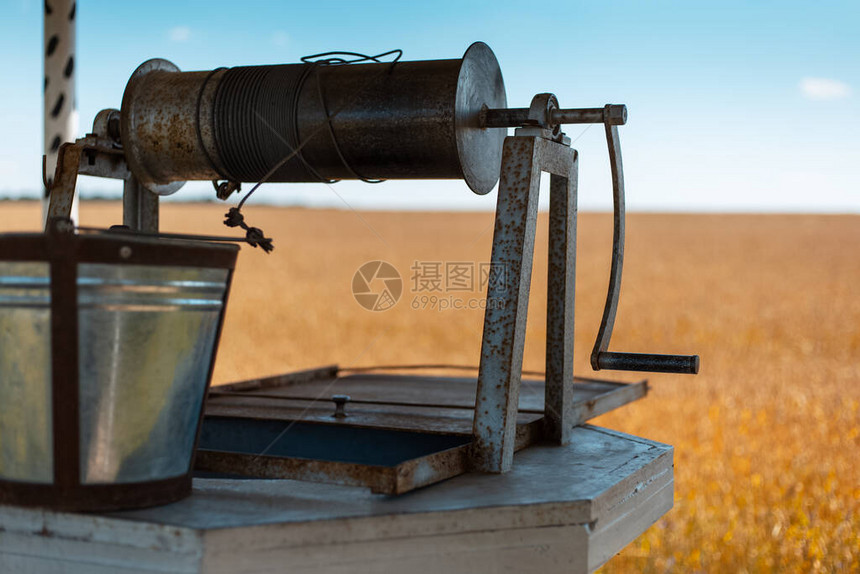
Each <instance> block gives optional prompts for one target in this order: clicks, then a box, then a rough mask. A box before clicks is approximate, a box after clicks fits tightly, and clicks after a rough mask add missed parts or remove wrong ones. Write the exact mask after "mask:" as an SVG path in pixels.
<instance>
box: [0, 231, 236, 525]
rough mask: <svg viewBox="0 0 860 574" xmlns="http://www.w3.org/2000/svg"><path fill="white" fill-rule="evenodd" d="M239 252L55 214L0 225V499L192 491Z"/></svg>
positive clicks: (52, 503)
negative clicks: (101, 228) (48, 225)
mask: <svg viewBox="0 0 860 574" xmlns="http://www.w3.org/2000/svg"><path fill="white" fill-rule="evenodd" d="M237 251H238V247H237V246H234V245H215V244H210V243H205V242H192V241H177V240H164V239H153V238H141V237H135V236H131V235H129V234H127V233H122V234H120V233H100V234H86V235H78V234H76V233H74V232H73V230H72V229H71V227H70V226H69V225H68V223H65V222H59V223H58V224H56V225H55V226H54V227H53V228H52V229H51V230H49V232H48V233H47V234H14V235H12V234H8V235H0V503H10V504H21V505H27V506H46V507H51V508H55V509H63V510H113V509H120V508H136V507H143V506H151V505H157V504H164V503H167V502H172V501H174V500H178V499H180V498H182V497H184V496H186V495H187V494H189V493H190V490H191V470H192V468H193V456H194V450H195V446H196V441H197V437H198V434H199V429H200V421H201V415H202V409H203V402H204V398H205V395H206V392H207V389H208V386H209V382H210V379H211V375H212V367H213V364H214V359H215V350H216V348H217V344H218V338H219V335H220V332H221V325H222V322H223V318H224V311H225V305H226V301H227V294H228V292H229V287H230V280H231V277H232V272H233V268H234V265H235V261H236V254H237Z"/></svg>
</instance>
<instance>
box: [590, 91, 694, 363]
mask: <svg viewBox="0 0 860 574" xmlns="http://www.w3.org/2000/svg"><path fill="white" fill-rule="evenodd" d="M622 107H623V106H614V105H607V106H606V107H605V108H604V109H603V124H604V127H605V129H606V144H607V146H608V148H609V166H610V168H611V171H612V203H613V208H614V209H613V232H612V265H611V267H610V270H609V288H608V292H607V294H606V305H605V306H604V308H603V319H602V320H601V321H600V329H598V331H597V340H596V341H595V342H594V349H593V350H592V351H591V367H592V368H593V369H594V370H595V371H599V370H601V369H611V370H618V371H650V372H655V373H684V374H690V375H695V374H696V373H698V372H699V356H698V355H652V354H640V353H613V352H610V351H609V339H610V338H611V337H612V328H613V327H614V326H615V313H616V311H617V310H618V298H619V297H620V296H621V269H622V267H623V266H624V224H625V219H626V210H625V207H624V167H623V165H622V163H621V141H620V140H619V137H618V124H619V123H624V122H618V119H620V118H621V117H622V115H621V111H620V110H619V108H622ZM623 112H624V113H623V119H624V120H625V121H626V119H627V109H626V108H624V110H623Z"/></svg>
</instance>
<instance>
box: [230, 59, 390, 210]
mask: <svg viewBox="0 0 860 574" xmlns="http://www.w3.org/2000/svg"><path fill="white" fill-rule="evenodd" d="M332 54H347V55H357V56H361V57H360V58H359V59H356V60H343V59H342V58H336V59H333V60H336V61H339V62H340V63H342V64H354V63H357V62H361V61H368V60H372V61H374V62H379V61H380V60H379V58H383V57H385V56H389V55H391V54H397V57H396V58H395V59H394V60H392V61H391V62H390V64H391V65H390V66H388V68H387V69H385V70H382V72H381V73H380V74H376V75H374V76H371V77H370V78H369V79H368V81H367V82H365V83H364V84H362V86H361V87H360V88H359V89H358V90H357V91H356V93H355V94H354V96H353V97H352V98H351V99H349V100H348V101H346V102H345V103H344V104H343V105H342V106H340V107H339V108H338V109H336V110H335V111H334V112H333V113H332V114H330V115H329V116H328V119H327V120H326V121H325V123H324V124H323V125H321V126H319V127H317V128H316V129H315V130H314V131H312V132H311V133H310V134H309V135H308V137H306V138H305V139H304V141H302V142H301V143H300V144H299V145H298V146H297V147H296V149H294V150H293V151H292V153H289V154H287V156H286V157H284V159H282V160H281V161H279V162H278V163H276V164H275V165H274V166H273V167H272V168H271V169H269V171H268V172H266V174H265V175H264V176H263V177H262V179H260V181H258V182H257V183H255V184H254V186H253V187H252V188H251V189H250V190H249V191H248V193H246V194H245V197H243V198H242V199H241V200H240V201H239V205H238V206H237V208H238V209H240V210H241V209H242V206H244V205H245V202H246V201H248V199H249V198H250V197H251V195H253V194H254V192H255V191H257V189H259V188H260V186H261V185H263V184H264V183H266V182H267V181H269V179H270V178H271V177H272V176H273V175H274V174H275V173H276V172H277V171H278V170H279V169H281V167H283V166H284V165H286V163H287V162H288V161H290V160H291V159H293V158H294V157H296V156H297V155H298V154H299V153H301V151H302V149H303V148H304V147H305V146H306V145H307V144H308V142H309V141H310V140H312V139H313V138H314V137H315V136H316V135H317V134H318V133H319V132H321V131H322V130H323V129H326V127H327V126H328V125H329V124H330V123H331V121H332V120H333V119H334V118H336V117H337V116H338V115H339V114H340V113H341V112H342V111H343V110H345V109H346V108H347V107H349V106H350V105H352V104H353V103H354V102H355V100H357V99H358V95H359V94H361V93H362V92H364V90H366V89H367V88H368V87H369V86H370V85H371V84H372V82H373V80H376V79H377V77H378V76H381V75H383V74H385V73H390V72H391V70H392V69H394V65H395V64H397V62H398V61H399V60H400V58H401V56H402V55H403V50H399V49H398V50H390V51H388V52H385V53H383V54H378V55H376V56H364V55H362V54H354V53H353V52H325V53H322V54H315V55H313V56H305V57H303V58H302V62H305V63H311V62H310V61H309V59H311V58H317V57H321V56H330V55H332Z"/></svg>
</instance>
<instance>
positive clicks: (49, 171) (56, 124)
mask: <svg viewBox="0 0 860 574" xmlns="http://www.w3.org/2000/svg"><path fill="white" fill-rule="evenodd" d="M44 6H45V18H44V24H45V26H44V32H45V36H44V44H43V50H44V52H43V56H44V71H45V84H44V98H43V102H44V108H45V114H44V129H45V131H44V138H45V139H44V150H45V156H46V165H45V174H46V176H47V177H46V179H47V181H48V184H49V185H50V184H51V183H52V181H53V179H54V170H55V169H56V167H57V150H59V149H60V145H61V144H63V143H65V142H73V141H75V137H76V135H77V131H78V114H77V110H76V103H75V66H76V65H77V62H76V61H75V27H76V25H75V20H76V17H77V15H76V13H75V12H76V8H77V2H76V0H46V1H45V5H44ZM43 191H44V194H43V198H42V219H43V221H44V219H46V218H47V216H48V189H45V190H43ZM72 219H74V220H76V221H77V219H78V201H77V198H75V202H74V204H73V205H72Z"/></svg>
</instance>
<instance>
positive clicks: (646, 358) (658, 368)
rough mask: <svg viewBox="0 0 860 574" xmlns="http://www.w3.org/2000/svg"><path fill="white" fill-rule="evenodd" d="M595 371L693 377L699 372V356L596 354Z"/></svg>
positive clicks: (608, 352)
mask: <svg viewBox="0 0 860 574" xmlns="http://www.w3.org/2000/svg"><path fill="white" fill-rule="evenodd" d="M592 358H596V361H595V363H596V364H592V367H593V368H594V370H595V371H599V370H601V369H609V370H610V371H647V372H650V373H677V374H683V375H695V374H697V373H698V372H699V355H652V354H648V353H613V352H610V351H603V352H601V353H597V355H596V356H592Z"/></svg>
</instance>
